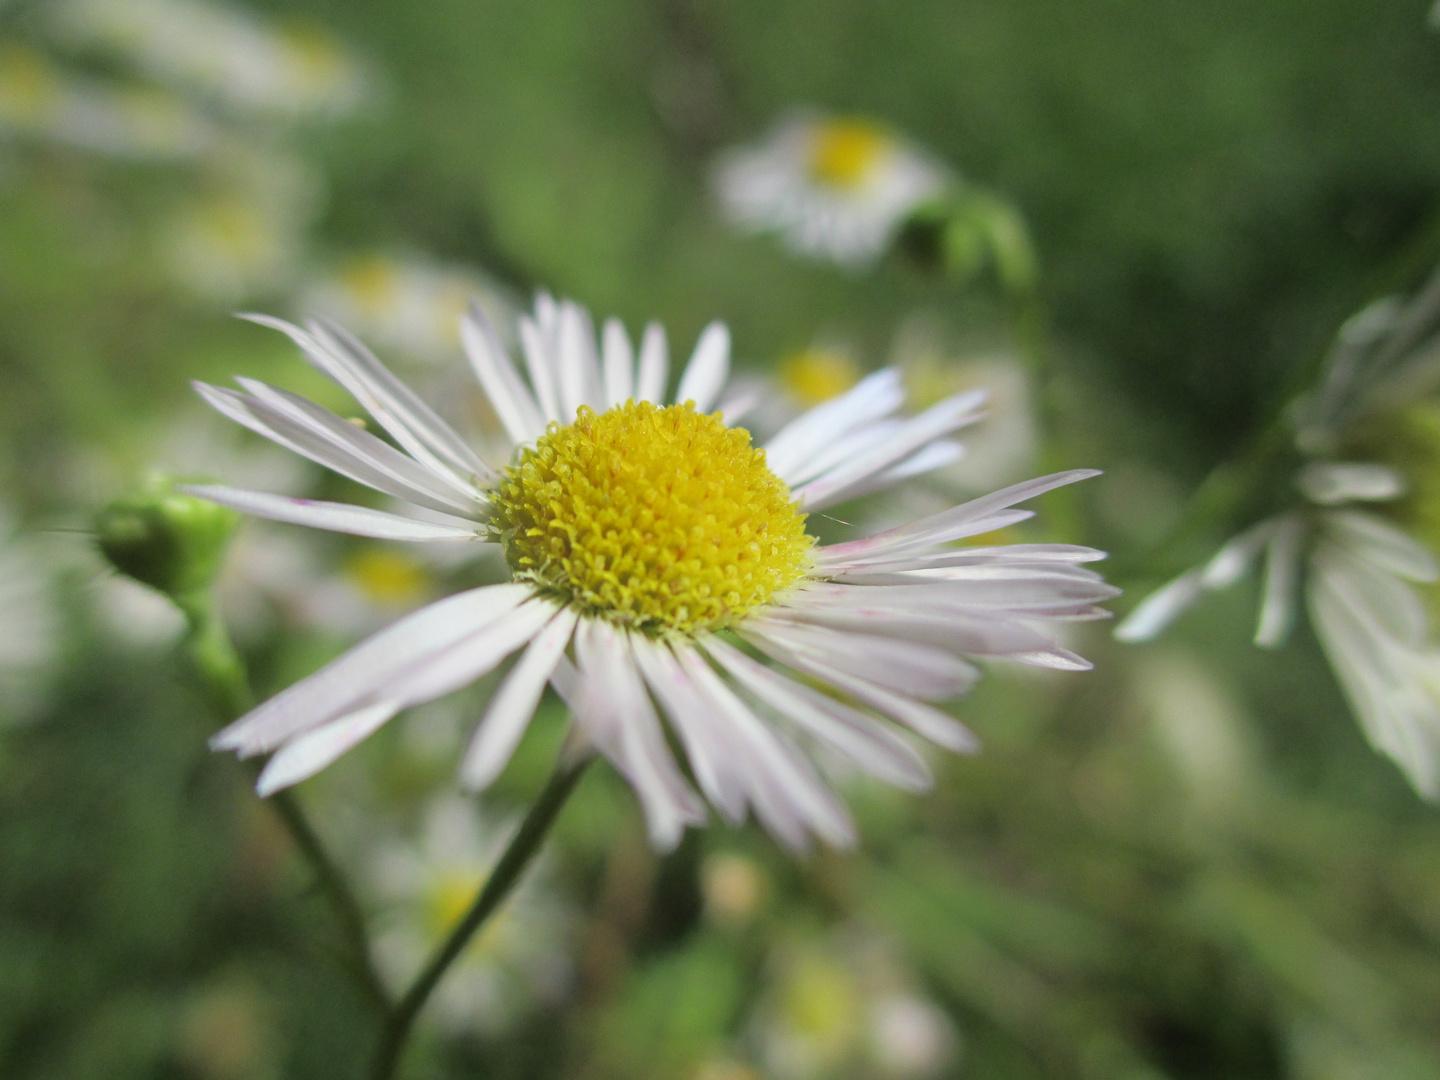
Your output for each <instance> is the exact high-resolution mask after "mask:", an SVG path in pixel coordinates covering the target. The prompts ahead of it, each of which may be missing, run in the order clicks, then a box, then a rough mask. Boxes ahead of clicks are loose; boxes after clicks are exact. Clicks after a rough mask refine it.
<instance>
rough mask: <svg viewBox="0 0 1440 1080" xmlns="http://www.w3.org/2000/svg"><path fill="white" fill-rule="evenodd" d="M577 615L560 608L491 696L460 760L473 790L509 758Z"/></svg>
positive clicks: (491, 777) (482, 786)
mask: <svg viewBox="0 0 1440 1080" xmlns="http://www.w3.org/2000/svg"><path fill="white" fill-rule="evenodd" d="M575 620H576V616H575V612H574V611H573V609H571V608H568V607H567V608H562V609H561V610H560V611H559V612H558V613H557V614H556V615H555V617H554V618H553V619H551V620H550V622H549V623H548V624H547V625H546V626H545V628H544V629H543V630H541V631H540V632H539V633H538V634H536V635H535V637H534V639H533V640H532V641H531V642H530V646H529V648H527V649H526V650H525V655H524V656H522V657H521V658H520V661H519V663H517V664H516V665H515V667H514V668H512V669H511V671H510V673H509V674H508V675H506V676H505V681H504V682H503V683H502V684H501V685H500V689H499V690H497V691H496V692H495V696H494V697H493V698H491V699H490V705H489V707H488V708H487V709H486V710H485V715H484V717H482V718H481V720H480V724H479V726H478V727H477V728H476V729H475V734H474V736H473V737H472V738H471V740H470V745H469V747H468V748H467V749H466V751H465V758H464V760H463V761H462V763H461V765H460V781H461V783H462V784H464V785H465V787H467V788H469V789H470V790H471V791H481V790H483V789H485V788H487V787H489V786H490V785H491V784H492V783H493V782H494V781H495V778H496V777H497V776H499V775H500V773H501V772H502V771H503V770H504V768H505V766H506V765H507V764H508V763H509V761H510V758H511V755H513V754H514V753H515V747H517V746H518V745H519V744H520V737H521V736H522V735H524V734H525V729H526V728H527V727H528V726H529V725H530V718H531V717H532V716H533V715H534V714H535V707H536V706H537V705H539V703H540V695H541V694H543V693H544V692H545V683H546V681H547V680H549V679H550V678H551V676H552V673H553V672H554V671H555V667H556V665H557V664H559V663H560V660H561V659H562V657H563V656H564V654H565V648H566V646H567V645H569V644H570V635H571V634H572V633H573V632H574V630H575Z"/></svg>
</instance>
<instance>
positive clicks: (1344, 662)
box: [1115, 462, 1440, 799]
mask: <svg viewBox="0 0 1440 1080" xmlns="http://www.w3.org/2000/svg"><path fill="white" fill-rule="evenodd" d="M1297 486H1298V487H1299V488H1300V491H1301V492H1302V493H1303V494H1304V495H1306V496H1307V498H1308V500H1309V503H1310V505H1309V506H1308V507H1305V508H1301V509H1296V510H1293V511H1289V512H1286V513H1282V514H1278V515H1276V516H1274V517H1270V518H1267V519H1265V520H1264V521H1261V522H1260V523H1259V524H1257V525H1254V526H1252V527H1251V528H1249V529H1247V530H1246V531H1245V532H1243V533H1241V534H1240V535H1238V536H1236V537H1235V538H1234V539H1232V540H1231V541H1230V542H1229V543H1227V544H1226V545H1225V546H1224V547H1222V548H1221V549H1220V550H1219V552H1217V553H1216V555H1215V556H1214V557H1213V558H1212V559H1211V560H1210V561H1209V562H1208V563H1206V564H1205V565H1204V566H1201V567H1197V568H1195V569H1193V570H1190V571H1187V572H1186V573H1184V574H1182V575H1181V576H1180V577H1178V578H1176V579H1175V580H1174V581H1171V582H1170V583H1169V584H1168V585H1165V586H1163V587H1162V588H1160V589H1159V590H1157V591H1156V592H1154V593H1152V594H1151V595H1150V596H1149V597H1148V598H1147V599H1146V600H1145V601H1144V602H1143V603H1141V604H1140V606H1139V607H1137V608H1136V609H1135V610H1134V611H1133V612H1131V614H1130V615H1129V617H1127V618H1126V619H1125V620H1124V621H1123V622H1122V623H1121V624H1120V625H1119V626H1118V627H1117V628H1116V631H1115V636H1116V637H1117V638H1119V639H1120V640H1122V641H1146V640H1149V639H1150V638H1153V637H1155V636H1156V635H1157V634H1159V633H1160V632H1161V631H1162V630H1163V629H1164V628H1165V627H1166V626H1167V625H1169V623H1170V622H1171V621H1172V620H1173V619H1175V618H1176V617H1177V616H1178V615H1179V614H1180V613H1181V612H1183V611H1185V610H1186V609H1187V608H1188V607H1190V606H1191V605H1192V604H1193V603H1194V602H1195V601H1196V600H1197V599H1199V598H1200V597H1201V596H1202V595H1203V594H1204V593H1206V592H1207V591H1210V590H1214V589H1221V588H1225V587H1227V586H1229V585H1232V584H1234V583H1235V582H1236V581H1238V580H1239V579H1240V578H1242V577H1243V576H1245V575H1246V574H1247V573H1248V572H1249V571H1250V569H1251V568H1252V567H1253V566H1254V565H1255V564H1256V563H1257V562H1259V561H1260V560H1261V559H1262V557H1263V560H1264V584H1263V587H1262V600H1261V605H1260V614H1259V620H1258V624H1257V626H1256V630H1255V644H1257V645H1260V646H1262V647H1265V648H1274V647H1276V646H1278V645H1280V644H1282V643H1283V642H1284V641H1285V639H1286V638H1287V636H1288V635H1289V633H1290V630H1291V628H1292V627H1293V625H1294V623H1295V616H1296V609H1297V607H1298V605H1299V598H1300V596H1301V594H1302V591H1303V595H1304V597H1305V600H1306V603H1307V606H1308V608H1309V612H1310V618H1311V622H1312V625H1313V626H1314V628H1315V633H1316V636H1317V637H1319V639H1320V643H1321V645H1322V646H1323V647H1324V649H1325V654H1326V656H1327V657H1328V658H1329V661H1330V666H1331V668H1332V669H1333V670H1334V672H1335V675H1336V677H1337V678H1338V679H1339V681H1340V685H1341V687H1342V688H1343V689H1344V691H1345V695H1346V697H1347V698H1348V699H1349V701H1350V705H1351V707H1352V708H1353V709H1354V711H1355V714H1356V716H1357V717H1358V718H1359V720H1360V724H1361V727H1362V728H1363V729H1364V731H1365V734H1366V736H1367V737H1368V738H1369V740H1370V742H1371V744H1372V745H1373V746H1374V747H1375V748H1376V749H1377V750H1379V751H1380V752H1381V753H1384V754H1386V755H1387V756H1389V757H1390V758H1391V759H1392V760H1393V761H1394V762H1395V763H1396V764H1397V765H1399V766H1400V768H1401V769H1402V770H1403V771H1404V773H1405V775H1406V776H1407V777H1408V778H1409V780H1410V782H1411V783H1412V784H1413V785H1414V786H1415V788H1416V790H1417V791H1419V792H1420V793H1421V794H1422V795H1424V796H1425V797H1426V798H1430V799H1436V798H1440V645H1437V643H1436V642H1435V640H1434V638H1433V637H1432V636H1431V633H1430V627H1429V622H1428V620H1427V618H1426V615H1425V609H1424V605H1423V603H1422V602H1421V600H1420V598H1419V597H1418V596H1416V595H1415V592H1414V590H1413V588H1412V587H1411V585H1410V583H1411V582H1431V581H1435V580H1436V578H1437V576H1440V571H1437V567H1436V563H1435V559H1434V558H1433V556H1432V555H1431V554H1430V552H1429V551H1427V550H1426V549H1425V548H1424V547H1423V546H1422V545H1420V544H1419V543H1418V542H1416V541H1415V540H1414V539H1412V538H1411V537H1410V536H1409V535H1408V534H1406V533H1405V532H1404V531H1402V530H1401V529H1399V528H1398V527H1396V526H1395V525H1394V524H1392V523H1391V522H1389V521H1387V520H1386V519H1384V518H1382V517H1380V516H1378V515H1377V514H1375V513H1373V512H1371V511H1369V510H1363V509H1360V508H1358V507H1357V505H1356V504H1357V503H1366V502H1374V501H1383V500H1387V499H1393V498H1395V497H1396V496H1398V495H1399V494H1400V493H1401V492H1402V491H1403V489H1404V482H1403V480H1402V479H1401V478H1400V477H1399V476H1398V475H1396V474H1395V473H1393V472H1392V471H1391V470H1389V469H1386V468H1385V467H1383V466H1379V465H1373V464H1368V463H1355V462H1314V463H1311V464H1310V465H1308V466H1307V467H1306V468H1305V469H1304V471H1303V472H1302V473H1301V475H1300V477H1299V480H1298V484H1297ZM1302 587H1303V589H1302Z"/></svg>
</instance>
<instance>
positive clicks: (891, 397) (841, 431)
mask: <svg viewBox="0 0 1440 1080" xmlns="http://www.w3.org/2000/svg"><path fill="white" fill-rule="evenodd" d="M904 402H905V391H904V388H903V387H902V386H901V385H900V373H899V372H898V371H896V370H895V369H894V368H882V369H881V370H879V371H876V372H874V373H872V374H870V375H867V376H866V377H865V378H863V379H861V380H860V382H858V383H857V384H856V385H855V386H853V387H851V388H850V389H849V390H848V391H846V392H845V393H844V394H841V395H840V396H839V397H837V398H835V399H834V400H832V401H827V402H823V403H822V404H820V405H817V406H815V407H814V408H813V409H811V410H809V411H808V412H806V413H802V414H801V415H800V416H798V417H796V418H795V419H794V420H792V421H791V422H790V423H789V424H787V425H786V426H785V427H783V428H781V429H780V431H779V432H778V433H777V434H776V435H775V437H774V438H772V439H771V440H770V441H769V442H768V443H766V444H765V457H766V460H767V462H768V463H769V465H770V469H771V471H772V472H774V473H775V475H776V476H779V477H780V478H781V479H782V480H784V481H785V482H786V483H792V481H791V476H793V475H794V474H795V473H796V472H797V471H798V470H799V469H800V468H802V467H803V466H805V465H807V464H808V463H809V462H810V460H811V459H812V458H813V457H814V455H816V454H818V453H821V452H822V451H824V450H826V449H827V448H828V447H829V446H830V445H831V444H832V443H833V442H834V441H835V440H836V439H838V438H841V437H843V436H845V435H848V434H849V433H850V432H852V431H854V430H856V429H858V428H861V427H864V426H866V425H868V424H871V423H873V422H875V421H877V420H879V419H880V418H881V417H885V416H889V415H890V414H891V413H893V412H894V411H895V410H896V409H898V408H900V406H901V405H903V404H904Z"/></svg>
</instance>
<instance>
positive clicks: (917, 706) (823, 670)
mask: <svg viewBox="0 0 1440 1080" xmlns="http://www.w3.org/2000/svg"><path fill="white" fill-rule="evenodd" d="M797 659H800V660H801V661H802V662H801V663H799V664H798V665H796V666H797V667H798V668H799V670H801V671H804V672H806V673H807V674H809V675H811V676H813V677H814V678H817V679H820V680H821V681H822V682H828V683H829V684H830V685H832V686H834V687H835V688H836V689H838V690H843V691H844V692H845V693H847V694H849V695H850V696H851V697H853V698H855V699H856V700H857V701H861V702H863V703H865V704H866V705H869V706H870V707H871V708H872V709H878V710H879V711H880V712H882V713H884V714H885V715H886V716H888V717H890V718H891V719H893V720H898V721H899V722H900V723H902V724H904V725H905V726H906V727H908V728H909V729H910V730H911V731H913V732H915V734H917V735H920V736H922V737H923V738H926V739H929V740H930V741H931V742H933V743H935V744H936V745H937V746H943V747H944V748H945V749H947V750H953V751H955V752H956V753H957V754H973V753H975V752H977V751H978V750H979V749H980V740H979V739H977V738H976V737H975V734H974V732H972V731H971V730H970V729H969V728H967V727H966V726H965V725H964V724H962V723H961V722H960V721H959V720H956V719H955V718H954V717H953V716H951V715H950V714H949V713H945V712H942V711H940V710H939V709H937V708H935V707H934V706H933V705H926V704H925V703H924V702H922V701H916V700H914V699H913V698H910V697H906V696H905V695H904V694H897V693H894V692H892V691H890V690H887V689H885V688H884V687H883V686H879V685H877V684H876V683H874V682H871V681H869V680H867V679H863V678H861V677H859V676H858V675H856V674H854V673H852V672H847V671H841V670H840V669H839V668H836V667H833V666H832V665H830V664H826V663H820V662H818V661H815V660H812V659H810V658H808V657H804V658H797ZM977 674H978V673H977Z"/></svg>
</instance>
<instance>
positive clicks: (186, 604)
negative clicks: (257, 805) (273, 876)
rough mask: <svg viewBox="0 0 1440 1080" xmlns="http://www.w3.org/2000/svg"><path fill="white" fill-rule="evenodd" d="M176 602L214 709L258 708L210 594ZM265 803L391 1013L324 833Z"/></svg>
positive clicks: (227, 712) (365, 979)
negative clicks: (296, 852) (187, 630)
mask: <svg viewBox="0 0 1440 1080" xmlns="http://www.w3.org/2000/svg"><path fill="white" fill-rule="evenodd" d="M176 603H177V605H178V606H179V608H180V610H181V611H183V612H184V613H185V618H186V621H187V622H188V624H189V632H188V633H187V634H186V637H185V641H184V642H183V643H182V645H181V651H182V653H183V654H184V656H185V659H186V661H187V662H188V663H189V664H190V666H191V668H192V669H193V670H194V672H195V674H196V675H197V676H198V677H199V679H200V683H201V686H202V687H203V688H204V690H205V692H206V694H207V696H208V697H209V698H210V703H211V705H212V706H213V707H214V708H215V710H216V712H217V713H219V715H221V716H224V717H226V718H227V719H234V718H235V717H237V716H240V715H242V714H243V713H245V712H247V711H248V710H249V709H250V708H251V706H252V705H254V703H255V695H254V693H253V692H252V691H251V689H250V680H249V677H248V676H247V675H246V673H245V663H244V661H243V660H242V659H241V658H240V654H239V653H238V652H236V650H235V646H234V644H233V643H232V642H231V641H230V635H229V634H228V633H227V632H226V630H225V624H224V622H223V621H222V620H221V619H220V617H219V615H218V614H217V613H216V611H215V605H214V603H213V602H212V601H211V598H210V596H209V594H208V593H206V594H201V595H198V596H187V597H183V598H179V599H177V600H176ZM266 801H267V802H268V803H269V804H270V806H271V808H272V809H273V810H274V811H275V816H276V817H278V818H279V819H280V823H281V825H283V826H284V828H285V831H286V833H287V834H288V835H289V837H290V841H291V842H292V843H293V844H294V845H295V848H296V850H297V851H299V852H300V856H301V858H303V859H304V860H305V861H306V863H308V864H309V866H310V870H311V872H312V873H313V874H314V875H315V883H316V885H317V886H318V887H319V889H320V893H321V895H323V896H324V897H325V900H326V902H327V903H328V904H329V905H330V908H331V911H332V913H333V914H334V917H335V921H336V923H337V924H338V926H339V929H340V936H341V938H342V940H343V942H344V948H345V951H346V952H347V953H348V956H347V957H346V964H347V966H348V967H349V968H350V971H351V974H352V975H353V976H354V977H355V980H356V983H357V984H358V985H359V987H360V990H361V992H362V993H364V995H365V997H366V999H367V1000H368V1001H369V1002H370V1004H371V1005H372V1006H374V1008H375V1009H376V1011H377V1012H378V1013H380V1014H381V1015H386V1014H388V1013H389V1011H390V996H389V994H388V993H387V992H386V990H385V986H384V983H383V982H382V981H381V979H380V975H379V972H377V971H376V969H375V963H374V960H373V958H372V956H371V954H370V938H369V935H368V934H367V933H366V930H365V915H364V912H363V911H362V910H361V908H360V903H359V901H358V900H356V898H355V894H354V892H353V891H352V890H351V888H350V885H349V882H347V881H346V879H345V875H344V873H343V872H342V871H341V870H340V868H339V866H338V865H337V864H336V863H335V860H334V859H332V858H331V857H330V853H329V852H328V851H326V849H325V844H324V842H323V841H321V839H320V835H319V833H317V832H316V831H315V827H314V826H313V825H311V824H310V821H309V819H308V818H307V817H306V816H305V811H304V810H303V809H302V808H301V806H300V803H299V801H298V800H296V798H295V797H294V795H293V794H292V793H290V792H289V791H281V792H277V793H276V794H274V795H272V796H270V798H269V799H267V800H266Z"/></svg>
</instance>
